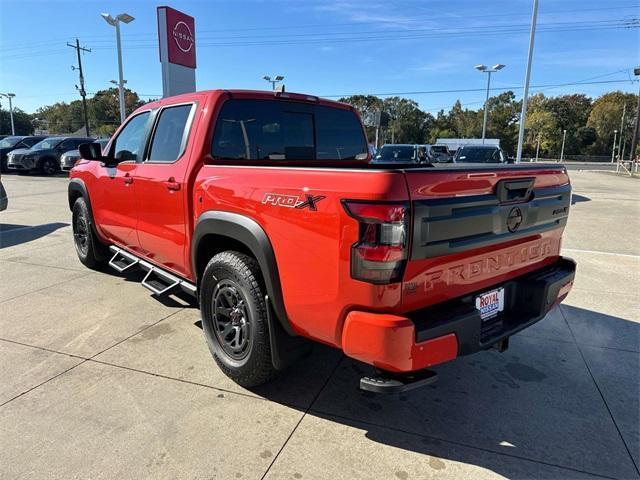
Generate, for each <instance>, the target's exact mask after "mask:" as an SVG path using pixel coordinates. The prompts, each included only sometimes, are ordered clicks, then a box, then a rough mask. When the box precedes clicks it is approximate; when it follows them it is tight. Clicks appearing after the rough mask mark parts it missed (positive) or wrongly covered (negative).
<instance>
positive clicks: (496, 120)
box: [0, 88, 638, 157]
mask: <svg viewBox="0 0 640 480" xmlns="http://www.w3.org/2000/svg"><path fill="white" fill-rule="evenodd" d="M637 99H638V96H637V95H634V94H632V93H624V92H620V91H616V92H610V93H605V94H604V95H602V96H600V97H598V98H596V99H591V98H590V97H588V96H586V95H584V94H570V95H559V96H556V97H547V96H545V95H544V94H542V93H539V94H537V95H533V96H532V97H531V98H530V99H529V107H528V112H527V124H526V135H525V143H524V147H523V152H524V155H527V156H533V155H535V152H536V148H537V146H538V144H539V154H540V156H541V157H559V156H560V149H561V148H562V137H563V132H564V130H566V131H567V133H566V139H565V147H564V153H565V155H611V152H612V148H613V142H614V131H615V130H618V134H617V140H618V141H619V140H620V138H621V137H620V135H622V140H621V142H620V144H621V145H622V146H623V148H622V151H623V152H627V155H628V151H629V148H630V147H629V146H630V143H631V136H632V135H633V126H634V122H635V115H636V105H637ZM340 101H342V102H346V103H349V104H351V105H353V106H354V107H355V108H356V109H357V110H358V111H359V112H360V114H361V115H362V117H363V118H364V119H365V120H366V119H371V118H374V117H375V116H376V113H377V112H382V116H383V118H384V119H386V122H385V124H386V126H385V127H384V128H381V130H380V131H379V143H380V144H383V143H435V141H436V139H437V138H480V137H481V135H482V121H483V115H484V109H483V108H480V109H478V110H473V109H469V108H465V107H464V106H463V105H462V104H461V103H460V101H459V100H458V101H456V102H455V103H454V104H453V106H452V107H451V109H450V110H449V111H445V110H444V109H443V110H440V111H439V112H437V113H436V114H435V115H432V114H431V113H429V112H425V111H423V110H421V109H420V106H419V105H418V103H417V102H415V101H414V100H410V99H408V98H403V97H388V98H384V99H383V98H380V97H377V96H374V95H355V96H351V97H345V98H341V99H340ZM144 103H145V101H143V100H141V99H140V97H139V96H138V94H137V93H136V92H134V91H132V90H129V89H125V104H126V113H127V114H129V113H131V112H132V111H134V110H135V109H136V108H138V107H139V106H141V105H143V104H144ZM87 104H88V114H89V127H90V130H91V134H92V135H95V136H109V135H111V134H112V133H113V132H114V131H115V129H116V128H117V127H118V125H119V124H120V114H119V112H120V110H119V103H118V90H117V89H116V88H110V89H106V90H101V91H99V92H96V94H95V95H94V96H93V97H90V98H88V99H87ZM521 105H522V104H521V102H520V101H519V100H516V99H515V94H514V93H513V92H512V91H507V92H503V93H500V94H499V95H496V96H493V97H490V98H489V101H488V102H487V108H488V122H487V134H486V136H487V138H499V139H500V144H501V146H502V147H503V148H504V149H505V150H506V151H507V152H508V153H509V154H513V153H515V150H516V147H517V141H518V119H519V117H520V109H521ZM623 109H624V110H625V115H624V122H622V113H623ZM369 123H371V122H369ZM14 124H15V128H16V134H18V135H30V134H32V133H33V132H34V130H35V129H40V130H47V131H49V132H50V133H52V134H57V133H73V132H76V131H78V130H80V129H81V128H83V127H84V124H85V122H84V116H83V110H82V102H81V101H80V100H74V101H72V102H68V103H67V102H57V103H54V104H53V105H47V106H44V107H41V108H39V109H38V110H37V111H36V112H35V113H34V114H28V113H25V112H23V111H22V110H20V109H18V108H14ZM366 128H367V134H368V137H369V140H370V141H371V142H373V141H374V139H375V133H376V132H375V130H376V129H375V127H373V126H367V127H366ZM9 133H11V125H10V119H9V112H8V111H7V110H6V108H5V106H4V105H3V108H2V109H1V110H0V134H9ZM618 141H616V143H618ZM636 153H638V152H636Z"/></svg>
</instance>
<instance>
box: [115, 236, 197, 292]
mask: <svg viewBox="0 0 640 480" xmlns="http://www.w3.org/2000/svg"><path fill="white" fill-rule="evenodd" d="M109 250H111V251H112V252H113V257H112V258H111V260H110V261H109V265H110V266H111V267H113V268H114V269H115V270H117V271H118V272H120V273H122V272H124V271H126V270H128V269H129V268H131V267H134V266H138V267H140V268H141V269H142V270H144V271H146V272H147V274H146V275H145V277H144V279H143V280H142V286H143V287H145V288H147V289H149V290H151V292H153V294H154V295H158V296H160V295H164V294H166V293H169V292H171V291H172V290H173V289H174V288H176V287H180V289H181V290H182V291H183V292H185V293H188V294H189V295H192V296H194V297H195V296H196V293H197V289H196V286H195V285H194V284H193V283H191V282H188V281H187V280H183V279H182V278H179V277H176V276H175V275H173V274H172V273H169V272H167V271H166V270H164V269H162V268H160V267H157V266H155V265H153V264H151V263H149V262H147V261H145V260H143V259H141V258H139V257H137V256H135V255H134V254H132V253H129V252H127V251H125V250H123V249H121V248H119V247H116V246H115V245H111V246H110V247H109Z"/></svg>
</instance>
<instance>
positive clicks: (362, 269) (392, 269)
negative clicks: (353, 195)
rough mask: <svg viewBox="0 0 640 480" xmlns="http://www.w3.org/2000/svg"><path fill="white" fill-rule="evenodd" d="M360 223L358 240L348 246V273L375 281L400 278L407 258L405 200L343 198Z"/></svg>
mask: <svg viewBox="0 0 640 480" xmlns="http://www.w3.org/2000/svg"><path fill="white" fill-rule="evenodd" d="M343 204H344V208H345V210H346V211H347V213H348V214H349V215H350V216H352V217H353V218H355V219H356V220H357V221H358V222H359V224H360V228H359V234H358V241H357V242H356V243H355V244H354V245H353V247H351V276H352V277H353V278H355V279H356V280H362V281H363V282H369V283H375V284H387V283H394V282H399V281H400V280H401V279H402V274H403V271H404V265H405V261H406V259H407V221H408V217H409V207H408V205H407V204H406V203H370V202H358V201H344V202H343Z"/></svg>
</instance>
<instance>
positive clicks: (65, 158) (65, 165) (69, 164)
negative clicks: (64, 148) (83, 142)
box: [60, 138, 109, 172]
mask: <svg viewBox="0 0 640 480" xmlns="http://www.w3.org/2000/svg"><path fill="white" fill-rule="evenodd" d="M93 143H98V144H100V147H101V148H102V150H103V151H104V147H106V146H107V144H108V143H109V139H108V138H99V139H98V140H94V142H93ZM78 160H80V152H79V151H78V150H70V151H68V152H64V153H63V154H62V156H61V157H60V170H62V171H63V172H68V171H69V170H71V169H72V168H73V166H74V165H75V164H76V162H77V161H78Z"/></svg>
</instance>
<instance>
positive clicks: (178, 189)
mask: <svg viewBox="0 0 640 480" xmlns="http://www.w3.org/2000/svg"><path fill="white" fill-rule="evenodd" d="M194 109H195V105H194V104H191V103H189V104H183V105H176V106H170V107H166V108H163V109H162V110H161V111H160V112H159V114H158V120H157V122H156V126H155V128H154V131H153V134H152V139H151V144H150V146H149V149H148V152H149V153H148V154H147V158H146V159H145V160H144V161H143V162H142V163H139V164H138V167H137V169H136V172H135V179H134V181H135V185H136V187H135V194H136V208H137V211H138V226H137V230H138V239H139V241H140V247H141V249H142V251H143V252H144V254H145V256H146V257H147V258H148V259H149V260H152V261H154V262H155V263H157V264H159V265H162V266H164V267H166V268H167V269H169V270H172V271H173V272H175V273H177V274H179V275H183V276H185V275H187V272H186V268H185V267H186V263H187V261H186V259H187V256H186V252H187V245H186V243H187V239H186V221H185V220H186V218H187V212H186V201H187V195H188V193H189V192H188V191H187V185H186V183H185V182H186V172H187V170H188V168H187V164H188V162H189V155H188V151H187V150H188V147H189V142H188V140H189V139H188V135H189V127H190V123H191V120H192V117H193V110H194Z"/></svg>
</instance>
